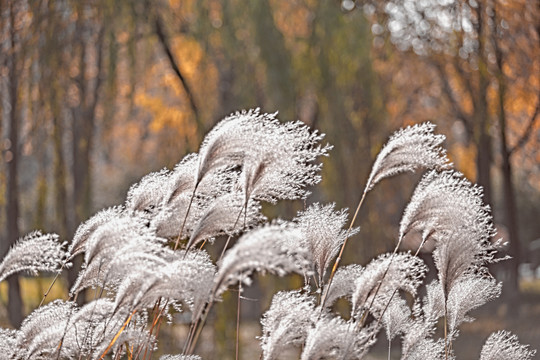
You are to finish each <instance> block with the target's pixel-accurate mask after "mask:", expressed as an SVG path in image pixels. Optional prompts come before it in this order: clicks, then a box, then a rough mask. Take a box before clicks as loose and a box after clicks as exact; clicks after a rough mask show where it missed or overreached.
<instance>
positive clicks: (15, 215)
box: [6, 2, 23, 327]
mask: <svg viewBox="0 0 540 360" xmlns="http://www.w3.org/2000/svg"><path fill="white" fill-rule="evenodd" d="M14 6H15V5H14V4H13V2H10V11H9V12H10V19H9V20H10V37H11V39H10V42H11V54H10V56H9V59H8V61H9V64H8V67H9V100H10V105H11V110H10V112H9V140H10V142H11V159H10V160H9V161H8V164H7V173H8V174H7V187H6V191H7V196H6V198H7V237H8V243H9V244H13V243H14V242H15V241H16V240H17V239H18V238H19V235H20V234H19V224H18V220H19V187H18V183H17V182H18V166H19V117H18V111H19V109H18V107H19V104H18V90H19V89H18V86H19V84H18V78H17V76H18V72H17V51H16V49H15V47H16V41H17V40H16V30H15V13H14ZM7 281H8V287H9V290H8V313H9V321H10V322H11V324H12V325H13V326H14V327H19V325H20V324H21V322H22V319H23V318H22V299H21V292H20V286H19V278H18V276H17V275H13V276H11V277H9V278H8V280H7Z"/></svg>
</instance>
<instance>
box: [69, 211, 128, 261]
mask: <svg viewBox="0 0 540 360" xmlns="http://www.w3.org/2000/svg"><path fill="white" fill-rule="evenodd" d="M123 213H124V208H123V207H118V206H115V207H111V208H108V209H105V210H101V211H99V212H98V213H96V214H95V215H94V216H92V217H91V218H90V219H88V220H86V221H85V222H84V223H82V224H81V225H79V227H78V228H77V231H76V232H75V236H73V240H72V241H71V244H70V246H69V254H70V257H73V256H75V255H77V254H80V253H82V252H84V251H85V250H86V243H87V242H88V239H89V238H90V236H91V235H92V234H93V233H94V231H96V229H97V228H98V227H99V226H101V225H102V224H106V223H108V222H109V221H112V220H114V219H117V218H119V217H121V216H122V215H123Z"/></svg>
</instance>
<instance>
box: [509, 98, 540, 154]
mask: <svg viewBox="0 0 540 360" xmlns="http://www.w3.org/2000/svg"><path fill="white" fill-rule="evenodd" d="M539 112H540V94H539V96H538V101H537V102H536V108H535V109H534V112H533V114H532V116H531V119H530V120H529V124H528V125H527V128H526V129H525V131H524V132H523V134H522V135H521V137H520V138H519V140H518V142H517V143H516V145H514V146H513V147H512V148H511V149H510V150H509V152H508V153H509V155H512V154H513V153H514V152H515V151H517V150H519V149H521V148H522V147H523V146H525V144H526V143H527V141H529V138H530V137H531V134H532V132H533V131H532V130H533V128H534V125H535V124H536V120H537V119H538V118H539V116H538V113H539Z"/></svg>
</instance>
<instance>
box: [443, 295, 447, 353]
mask: <svg viewBox="0 0 540 360" xmlns="http://www.w3.org/2000/svg"><path fill="white" fill-rule="evenodd" d="M447 317H448V309H447V307H446V299H445V300H444V359H445V360H448V326H447V323H446V322H447V320H446V319H447Z"/></svg>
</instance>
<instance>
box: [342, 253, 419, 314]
mask: <svg viewBox="0 0 540 360" xmlns="http://www.w3.org/2000/svg"><path fill="white" fill-rule="evenodd" d="M426 270H427V268H426V266H425V265H424V263H423V262H422V260H420V259H419V258H417V257H414V256H412V255H410V254H407V253H404V254H396V255H395V256H393V257H392V255H391V254H384V255H381V256H379V257H378V258H376V259H375V260H373V261H371V262H370V263H369V264H368V265H367V266H366V267H365V268H364V270H363V271H362V273H361V275H360V276H359V277H358V278H357V279H356V281H355V290H354V292H353V294H352V305H353V315H354V316H355V317H356V316H358V315H359V314H361V313H362V312H363V311H367V310H368V311H370V312H371V313H372V314H373V315H377V316H378V315H379V314H380V313H381V312H382V311H383V309H384V308H385V306H386V304H387V303H388V301H389V299H390V298H391V297H392V295H393V293H394V291H396V290H404V291H407V292H408V293H410V294H411V295H413V296H414V295H416V290H417V289H418V286H420V284H421V283H422V280H423V278H424V275H425V273H426ZM379 284H380V285H379ZM377 288H378V290H377ZM375 293H377V296H376V297H375ZM368 299H369V300H368ZM373 299H375V300H373ZM371 303H373V304H372V305H371ZM370 305H371V306H370Z"/></svg>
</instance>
